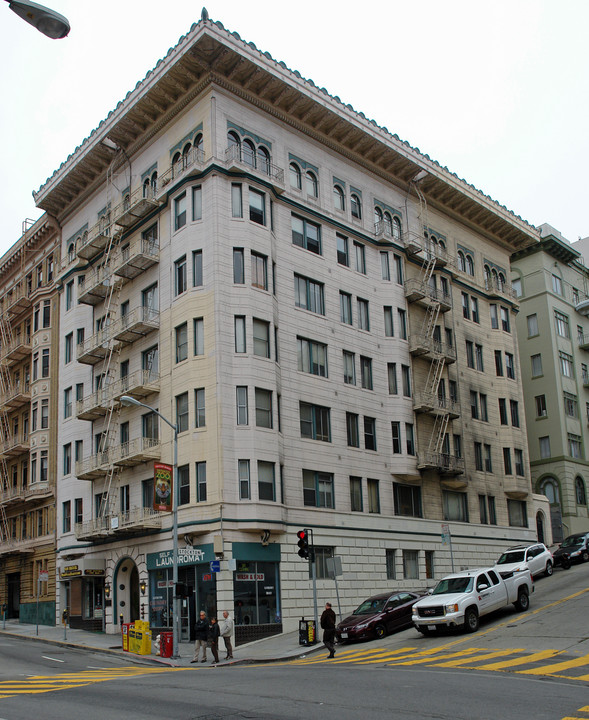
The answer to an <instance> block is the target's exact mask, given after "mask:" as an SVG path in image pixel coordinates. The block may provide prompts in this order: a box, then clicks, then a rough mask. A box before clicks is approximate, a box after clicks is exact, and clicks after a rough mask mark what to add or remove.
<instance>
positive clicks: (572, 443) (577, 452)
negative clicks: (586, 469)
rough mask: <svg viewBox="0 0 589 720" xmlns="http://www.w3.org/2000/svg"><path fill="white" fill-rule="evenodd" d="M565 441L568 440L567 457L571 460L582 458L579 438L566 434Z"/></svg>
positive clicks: (580, 439) (578, 436)
mask: <svg viewBox="0 0 589 720" xmlns="http://www.w3.org/2000/svg"><path fill="white" fill-rule="evenodd" d="M567 439H568V446H569V455H570V456H571V457H572V458H577V459H581V458H582V457H583V450H582V438H581V436H580V435H573V434H572V433H568V436H567Z"/></svg>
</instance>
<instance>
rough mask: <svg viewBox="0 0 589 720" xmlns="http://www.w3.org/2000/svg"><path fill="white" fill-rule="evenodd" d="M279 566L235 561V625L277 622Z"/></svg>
mask: <svg viewBox="0 0 589 720" xmlns="http://www.w3.org/2000/svg"><path fill="white" fill-rule="evenodd" d="M278 568H279V565H278V563H273V562H255V561H251V562H244V561H241V562H239V561H238V562H237V570H236V571H235V572H234V573H233V592H234V604H235V607H234V613H235V615H234V617H235V624H236V625H267V624H270V623H279V622H280V621H281V615H280V595H279V581H280V578H279V570H278Z"/></svg>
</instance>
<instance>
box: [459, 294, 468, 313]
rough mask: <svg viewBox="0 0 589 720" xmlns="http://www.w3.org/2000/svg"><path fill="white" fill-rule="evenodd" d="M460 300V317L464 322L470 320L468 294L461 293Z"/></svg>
mask: <svg viewBox="0 0 589 720" xmlns="http://www.w3.org/2000/svg"><path fill="white" fill-rule="evenodd" d="M460 297H461V299H462V317H463V318H465V319H466V320H470V306H469V304H468V294H467V293H465V292H463V293H460Z"/></svg>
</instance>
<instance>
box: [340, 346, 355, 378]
mask: <svg viewBox="0 0 589 720" xmlns="http://www.w3.org/2000/svg"><path fill="white" fill-rule="evenodd" d="M343 360H344V383H345V384H346V385H355V384H356V355H355V354H354V353H353V352H348V351H347V350H344V351H343Z"/></svg>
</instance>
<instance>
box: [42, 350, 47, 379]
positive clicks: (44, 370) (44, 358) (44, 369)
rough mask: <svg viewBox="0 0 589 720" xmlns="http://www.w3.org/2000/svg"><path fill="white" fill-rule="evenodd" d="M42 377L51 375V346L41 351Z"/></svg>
mask: <svg viewBox="0 0 589 720" xmlns="http://www.w3.org/2000/svg"><path fill="white" fill-rule="evenodd" d="M41 377H42V378H47V377H49V348H46V349H45V350H42V351H41Z"/></svg>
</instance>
